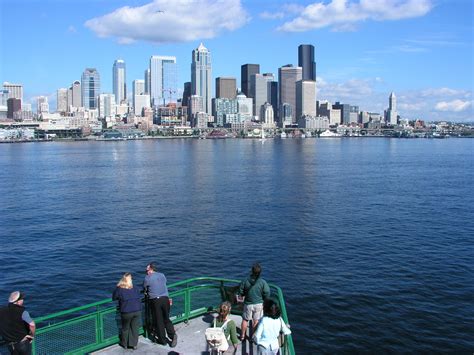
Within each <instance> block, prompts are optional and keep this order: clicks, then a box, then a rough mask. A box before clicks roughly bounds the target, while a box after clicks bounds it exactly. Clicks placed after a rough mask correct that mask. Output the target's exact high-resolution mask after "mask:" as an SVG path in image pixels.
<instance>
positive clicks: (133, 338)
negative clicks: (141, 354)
mask: <svg viewBox="0 0 474 355" xmlns="http://www.w3.org/2000/svg"><path fill="white" fill-rule="evenodd" d="M112 299H113V300H114V301H118V303H119V308H120V316H121V319H122V334H121V337H120V346H121V347H122V348H124V349H127V348H131V349H137V346H138V337H139V328H140V317H141V309H142V304H141V295H140V289H139V288H138V287H136V286H133V281H132V274H130V273H129V272H126V273H125V274H123V276H122V278H121V279H120V281H119V283H118V284H117V288H116V289H115V290H114V292H113V294H112Z"/></svg>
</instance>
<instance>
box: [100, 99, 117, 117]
mask: <svg viewBox="0 0 474 355" xmlns="http://www.w3.org/2000/svg"><path fill="white" fill-rule="evenodd" d="M116 107H117V104H116V100H115V95H114V94H100V95H99V117H102V118H107V117H115V115H116V113H117V110H116Z"/></svg>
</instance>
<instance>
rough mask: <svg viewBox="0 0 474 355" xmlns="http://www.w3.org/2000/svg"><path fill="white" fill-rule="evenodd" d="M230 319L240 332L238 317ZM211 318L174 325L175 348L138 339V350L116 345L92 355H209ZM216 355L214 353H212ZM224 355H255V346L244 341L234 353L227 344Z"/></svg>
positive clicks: (230, 345)
mask: <svg viewBox="0 0 474 355" xmlns="http://www.w3.org/2000/svg"><path fill="white" fill-rule="evenodd" d="M230 318H231V319H233V320H234V321H235V324H236V325H237V328H238V332H239V331H240V322H241V321H242V318H241V317H240V316H236V315H231V316H230ZM213 319H214V318H213V316H212V315H210V314H206V315H203V316H200V317H198V318H195V319H192V320H190V321H189V322H188V323H187V324H186V323H179V324H175V329H176V334H178V345H177V346H176V347H175V348H171V347H169V346H168V345H159V344H156V343H153V342H152V341H151V340H149V339H146V338H144V337H142V336H141V337H140V339H139V340H138V349H137V350H132V349H123V348H122V347H120V346H119V345H118V344H116V345H112V346H109V347H108V348H105V349H102V350H99V351H96V352H93V353H92V354H98V355H112V354H113V355H118V354H129V355H132V354H133V355H141V354H163V355H164V354H168V355H177V354H190V355H193V354H196V355H209V354H210V352H209V350H210V349H209V347H208V345H207V342H206V337H205V336H204V333H205V331H206V328H208V327H209V325H210V324H211V322H212V320H213ZM214 354H216V352H214ZM225 354H238V355H241V354H242V355H256V354H257V349H256V347H255V346H252V344H250V343H249V341H248V340H247V341H245V342H244V343H242V344H239V346H238V348H237V352H236V353H234V347H233V346H232V344H229V349H228V350H227V352H225Z"/></svg>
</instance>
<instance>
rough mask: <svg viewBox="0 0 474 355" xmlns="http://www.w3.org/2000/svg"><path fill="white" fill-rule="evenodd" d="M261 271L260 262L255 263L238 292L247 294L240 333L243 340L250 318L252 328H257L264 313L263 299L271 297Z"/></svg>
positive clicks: (242, 294)
mask: <svg viewBox="0 0 474 355" xmlns="http://www.w3.org/2000/svg"><path fill="white" fill-rule="evenodd" d="M261 273H262V268H261V266H260V264H259V263H255V264H253V266H252V272H251V274H250V276H249V277H248V278H247V279H245V280H244V281H242V282H241V284H240V287H239V291H238V294H239V295H241V296H245V301H244V311H243V313H242V324H241V330H242V333H241V335H240V339H241V340H242V341H243V340H245V334H246V333H247V327H248V323H249V320H252V328H253V329H254V330H255V329H257V325H258V321H259V320H260V318H262V315H263V300H265V299H267V298H269V297H270V287H269V286H268V284H267V282H266V281H265V280H264V279H262V278H261V277H260V274H261ZM249 338H252V335H251V334H249Z"/></svg>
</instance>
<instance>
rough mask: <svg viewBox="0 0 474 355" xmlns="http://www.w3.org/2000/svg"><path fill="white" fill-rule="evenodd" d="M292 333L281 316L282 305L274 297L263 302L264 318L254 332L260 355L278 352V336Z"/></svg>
mask: <svg viewBox="0 0 474 355" xmlns="http://www.w3.org/2000/svg"><path fill="white" fill-rule="evenodd" d="M280 332H281V333H283V334H284V335H288V334H291V330H290V329H289V328H288V326H287V325H286V324H285V322H284V321H283V319H282V318H281V312H280V307H278V305H277V304H276V302H275V301H273V300H272V299H266V300H265V301H264V302H263V318H262V319H261V320H260V322H259V323H258V327H257V330H256V331H255V334H254V337H253V339H254V341H255V343H256V344H257V354H258V355H269V354H278V350H279V349H280V347H279V344H278V336H279V335H280Z"/></svg>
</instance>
